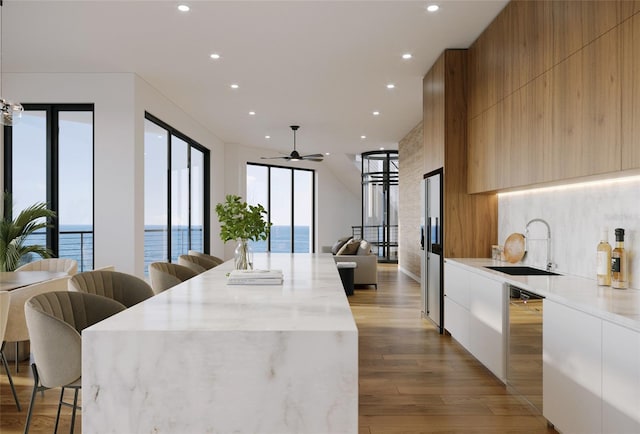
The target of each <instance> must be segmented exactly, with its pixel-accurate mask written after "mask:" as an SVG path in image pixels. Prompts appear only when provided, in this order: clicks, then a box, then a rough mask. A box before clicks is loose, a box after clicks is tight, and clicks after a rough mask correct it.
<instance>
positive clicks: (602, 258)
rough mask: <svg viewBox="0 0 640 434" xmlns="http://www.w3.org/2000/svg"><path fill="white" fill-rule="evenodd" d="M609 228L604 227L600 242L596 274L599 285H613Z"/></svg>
mask: <svg viewBox="0 0 640 434" xmlns="http://www.w3.org/2000/svg"><path fill="white" fill-rule="evenodd" d="M607 232H608V231H607V229H606V228H604V229H602V234H601V236H600V243H599V244H598V250H597V266H596V274H597V276H598V285H602V286H610V285H611V245H610V244H609V241H607V239H608V238H609V236H608V234H607Z"/></svg>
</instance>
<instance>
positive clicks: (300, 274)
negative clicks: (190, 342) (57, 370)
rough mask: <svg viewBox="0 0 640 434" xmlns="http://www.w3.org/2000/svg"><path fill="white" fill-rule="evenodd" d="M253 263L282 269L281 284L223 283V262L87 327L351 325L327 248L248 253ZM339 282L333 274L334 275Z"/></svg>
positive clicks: (166, 328) (249, 328) (176, 328)
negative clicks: (323, 252)
mask: <svg viewBox="0 0 640 434" xmlns="http://www.w3.org/2000/svg"><path fill="white" fill-rule="evenodd" d="M254 256H255V257H254V264H255V268H256V269H279V270H282V271H283V274H284V282H283V284H282V285H227V284H226V283H225V281H226V274H227V273H229V272H230V271H231V270H232V269H233V261H228V262H225V263H224V264H222V265H219V266H218V267H215V268H213V269H211V270H208V271H206V272H204V273H202V274H200V275H198V276H196V277H194V278H192V279H189V280H187V281H186V282H183V283H182V284H180V285H178V286H176V287H173V288H171V289H169V290H167V291H164V292H162V293H160V294H158V295H156V296H155V297H152V298H151V299H149V300H146V301H145V302H144V303H140V304H138V305H136V306H133V307H131V308H129V309H127V310H126V311H124V312H122V313H120V314H118V315H116V316H114V317H111V318H109V319H107V320H105V321H102V322H100V323H99V324H96V325H94V326H93V327H92V330H102V331H107V330H129V331H133V330H136V331H188V330H207V331H255V330H260V331H273V330H287V331H288V330H304V331H311V330H331V331H340V330H343V331H357V329H356V324H355V321H354V319H353V316H352V315H351V309H350V308H349V303H348V302H347V298H346V295H345V293H344V291H343V290H342V288H340V290H338V291H337V290H336V279H337V276H338V273H337V271H336V265H335V263H334V261H333V259H332V258H331V255H330V254H326V255H310V254H299V253H296V254H295V260H294V256H293V255H291V254H288V253H282V254H278V253H276V254H273V253H272V254H270V255H266V254H256V255H254ZM338 282H339V280H338Z"/></svg>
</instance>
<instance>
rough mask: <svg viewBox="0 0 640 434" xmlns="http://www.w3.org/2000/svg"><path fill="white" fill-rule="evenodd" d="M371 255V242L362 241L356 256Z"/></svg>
mask: <svg viewBox="0 0 640 434" xmlns="http://www.w3.org/2000/svg"><path fill="white" fill-rule="evenodd" d="M369 253H371V244H369V241H367V240H362V241H360V245H359V246H358V252H357V253H356V255H368V254H369Z"/></svg>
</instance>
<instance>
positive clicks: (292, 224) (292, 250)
mask: <svg viewBox="0 0 640 434" xmlns="http://www.w3.org/2000/svg"><path fill="white" fill-rule="evenodd" d="M289 171H290V172H291V230H290V234H291V247H290V250H291V253H294V252H295V246H294V244H295V205H296V204H295V200H296V199H295V194H294V193H295V189H296V181H295V171H294V170H293V169H290V170H289Z"/></svg>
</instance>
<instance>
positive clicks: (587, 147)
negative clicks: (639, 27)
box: [563, 28, 622, 178]
mask: <svg viewBox="0 0 640 434" xmlns="http://www.w3.org/2000/svg"><path fill="white" fill-rule="evenodd" d="M618 35H619V29H618V28H615V29H613V30H611V31H609V32H607V33H606V34H604V35H603V36H601V37H600V38H598V39H596V40H595V41H594V42H592V43H591V44H589V45H587V46H586V47H585V48H584V49H583V50H582V93H583V111H582V130H583V145H582V149H581V151H582V153H581V155H580V160H581V161H580V163H579V165H580V166H581V167H580V170H579V172H580V173H579V174H580V175H581V176H583V175H595V174H601V173H606V172H614V171H619V170H620V169H621V163H620V157H621V154H620V129H621V97H622V95H621V88H620V55H619V53H620V38H619V36H618ZM563 178H564V177H563Z"/></svg>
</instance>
